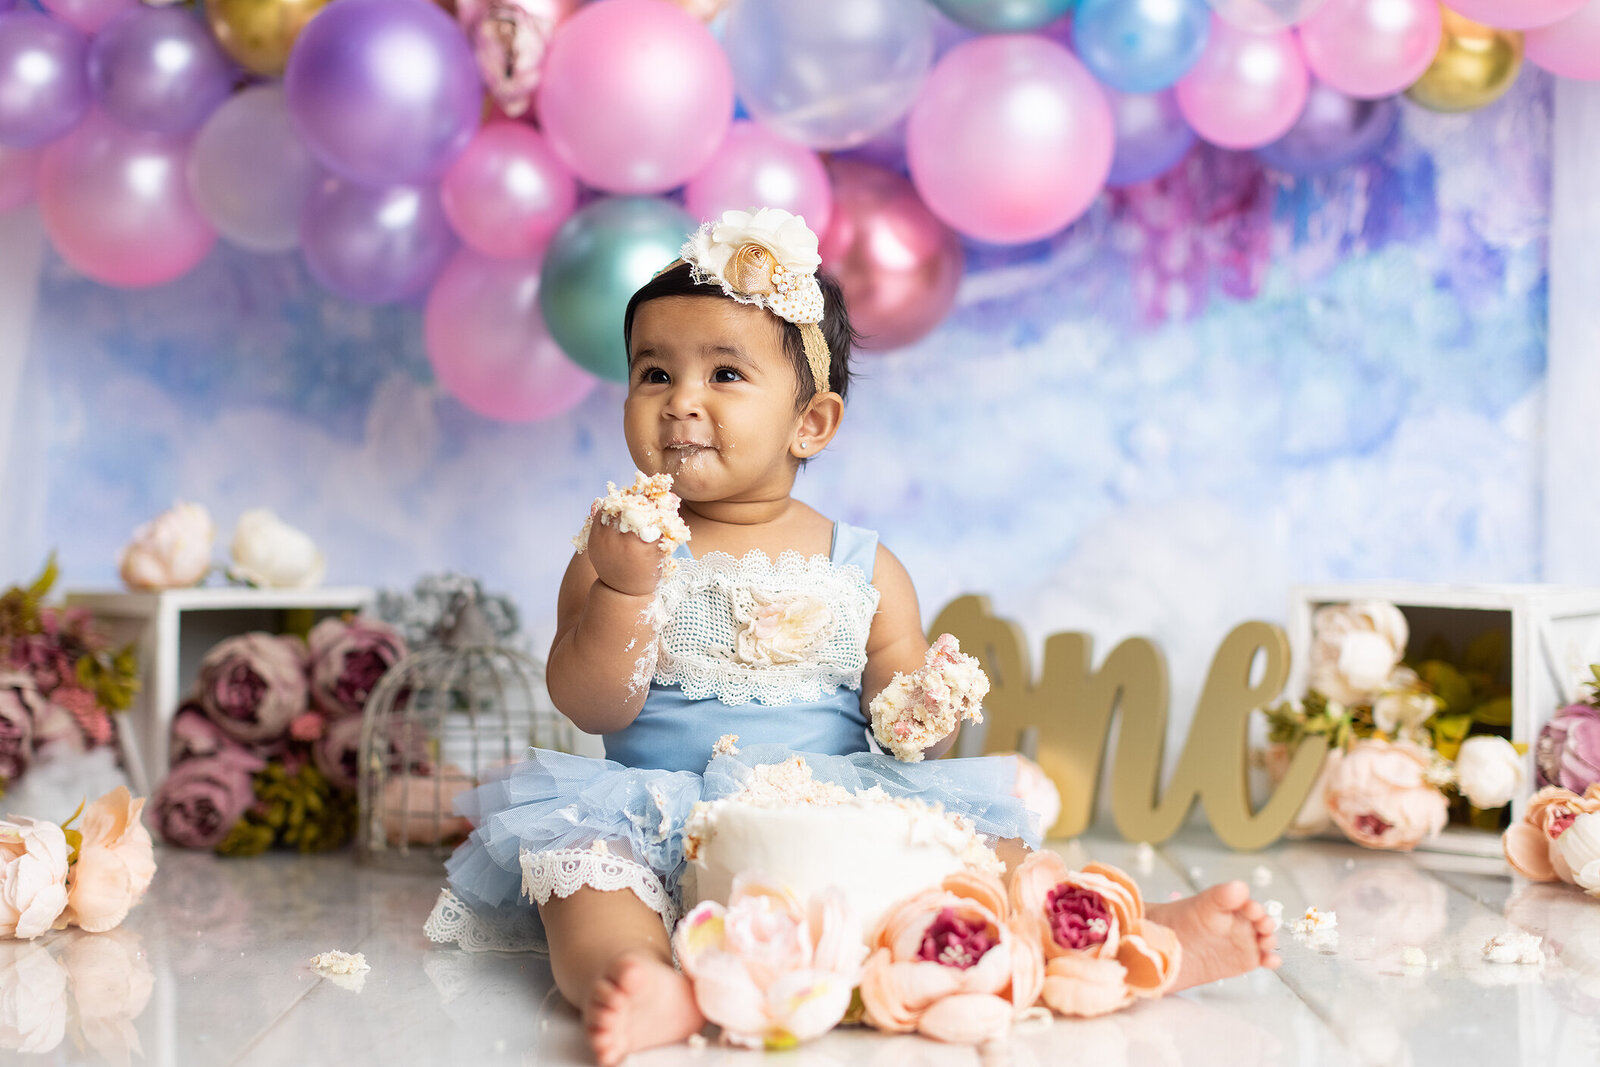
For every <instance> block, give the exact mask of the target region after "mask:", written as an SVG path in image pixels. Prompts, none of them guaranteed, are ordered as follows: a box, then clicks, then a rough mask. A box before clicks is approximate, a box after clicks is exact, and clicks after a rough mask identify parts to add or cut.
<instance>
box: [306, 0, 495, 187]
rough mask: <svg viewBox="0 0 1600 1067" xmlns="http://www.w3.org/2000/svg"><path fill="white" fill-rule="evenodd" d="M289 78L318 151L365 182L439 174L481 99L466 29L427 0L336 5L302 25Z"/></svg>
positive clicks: (462, 143) (472, 126) (474, 120)
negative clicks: (302, 28) (303, 27)
mask: <svg viewBox="0 0 1600 1067" xmlns="http://www.w3.org/2000/svg"><path fill="white" fill-rule="evenodd" d="M283 84H284V91H285V92H286V93H287V95H288V101H289V114H290V115H291V116H292V117H293V118H294V123H295V128H296V129H297V130H298V131H299V133H300V137H301V139H302V140H304V141H305V143H306V147H307V148H309V149H311V153H312V155H314V156H316V157H317V158H318V159H319V160H320V161H321V162H322V163H323V164H324V165H325V166H327V167H328V168H329V169H330V170H332V171H334V172H335V173H338V174H342V175H344V176H345V177H347V178H350V179H352V180H353V181H358V182H363V183H365V184H367V185H392V184H395V183H400V182H416V181H424V180H429V179H433V178H437V177H439V176H440V175H441V174H443V173H444V170H445V168H446V167H448V166H449V165H450V162H451V160H453V159H455V157H456V156H457V155H458V154H460V152H461V150H462V149H464V148H466V146H467V142H468V141H469V140H471V138H472V133H473V131H474V130H476V129H477V128H478V120H479V117H480V115H481V111H482V106H483V90H482V87H481V85H480V84H479V81H478V67H477V63H476V61H475V60H474V59H473V57H472V51H471V49H470V48H469V47H468V46H467V39H466V36H465V35H463V34H462V32H461V29H460V27H459V26H457V25H456V23H455V22H454V21H453V20H452V19H451V18H450V16H448V15H446V14H445V13H444V12H443V11H441V10H439V8H437V7H435V6H434V5H433V4H431V3H428V2H426V0H339V2H338V3H336V4H329V5H328V6H327V7H326V8H324V9H322V11H320V12H319V13H318V14H317V17H316V18H314V19H312V20H311V21H310V22H308V23H307V24H306V27H305V29H304V30H302V31H300V36H299V38H298V39H297V40H296V41H295V45H294V50H293V51H292V52H290V53H289V66H288V69H287V70H285V71H284V79H283Z"/></svg>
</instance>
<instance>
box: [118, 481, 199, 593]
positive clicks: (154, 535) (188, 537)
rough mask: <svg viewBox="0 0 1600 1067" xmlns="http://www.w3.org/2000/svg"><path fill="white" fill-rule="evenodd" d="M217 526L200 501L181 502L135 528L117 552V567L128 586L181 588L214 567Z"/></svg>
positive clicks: (140, 588) (192, 583) (197, 581)
mask: <svg viewBox="0 0 1600 1067" xmlns="http://www.w3.org/2000/svg"><path fill="white" fill-rule="evenodd" d="M216 539H217V528H216V525H215V524H214V523H212V521H211V514H210V512H208V511H206V509H205V508H204V507H202V506H201V505H199V504H186V503H184V502H183V501H181V500H180V501H178V503H176V504H174V505H173V506H172V508H171V509H170V510H167V511H163V512H162V513H161V514H160V515H157V516H156V517H155V518H153V519H151V520H150V521H149V522H147V523H145V524H144V525H142V526H140V527H139V528H138V529H136V530H134V531H133V540H132V541H129V542H128V543H127V544H126V545H124V546H123V547H122V551H121V552H119V553H118V554H117V570H118V571H119V572H120V573H121V575H122V581H123V583H124V584H125V585H127V587H128V588H129V589H137V590H154V589H182V588H184V587H186V586H191V585H196V584H198V583H199V582H200V580H201V579H203V578H204V577H205V576H206V571H208V570H210V569H211V546H212V544H213V543H214V542H215V541H216Z"/></svg>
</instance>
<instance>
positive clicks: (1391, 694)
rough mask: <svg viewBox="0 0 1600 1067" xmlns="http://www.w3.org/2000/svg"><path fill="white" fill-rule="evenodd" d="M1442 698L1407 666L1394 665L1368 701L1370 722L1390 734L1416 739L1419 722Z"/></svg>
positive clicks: (1423, 720)
mask: <svg viewBox="0 0 1600 1067" xmlns="http://www.w3.org/2000/svg"><path fill="white" fill-rule="evenodd" d="M1443 706H1444V702H1443V701H1441V700H1440V699H1439V698H1438V697H1436V696H1434V695H1433V694H1432V693H1430V692H1428V691H1427V689H1425V688H1423V685H1422V680H1421V679H1420V678H1418V677H1417V672H1416V671H1414V670H1412V669H1411V668H1410V667H1396V668H1395V669H1394V673H1392V674H1390V675H1389V678H1388V680H1387V681H1386V682H1385V683H1384V686H1383V689H1382V690H1381V691H1380V692H1379V693H1378V695H1377V697H1376V699H1374V700H1373V702H1372V722H1373V725H1374V726H1376V727H1377V728H1378V729H1380V730H1382V731H1383V732H1384V733H1386V734H1388V735H1389V736H1390V737H1396V738H1401V739H1402V740H1420V738H1419V736H1418V735H1419V734H1420V733H1421V731H1422V725H1423V723H1425V722H1427V721H1428V720H1429V719H1431V718H1433V715H1434V713H1435V712H1437V711H1438V710H1439V709H1440V708H1441V707H1443Z"/></svg>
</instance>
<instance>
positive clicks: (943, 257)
mask: <svg viewBox="0 0 1600 1067" xmlns="http://www.w3.org/2000/svg"><path fill="white" fill-rule="evenodd" d="M828 169H829V171H830V172H831V173H832V174H833V184H834V189H833V195H834V211H833V222H832V223H830V224H829V226H828V229H827V231H826V232H825V233H824V234H823V235H822V240H821V242H820V243H819V245H818V248H817V251H818V252H820V253H821V254H822V265H823V266H824V267H825V268H827V269H828V270H829V271H831V272H832V273H833V275H834V276H835V277H836V278H838V279H839V285H840V286H841V287H842V288H843V289H844V302H845V306H846V307H848V308H849V309H850V324H851V325H852V326H854V327H855V328H856V329H857V330H858V331H860V333H861V335H862V337H861V347H862V348H868V349H885V348H899V347H900V346H901V345H908V344H910V343H911V342H912V341H915V340H917V339H918V338H920V337H922V336H924V335H925V334H927V333H928V331H930V330H932V329H933V328H934V327H935V326H937V325H939V323H940V322H941V321H942V320H943V319H944V317H945V316H946V315H948V314H949V313H950V305H951V304H953V303H955V298H956V286H957V284H958V283H960V281H961V268H962V266H963V263H964V260H965V258H966V257H965V256H964V255H963V253H962V251H961V241H960V239H959V238H958V237H956V235H955V233H953V232H952V231H951V230H950V228H949V227H947V226H945V224H944V223H942V222H940V221H939V220H938V219H936V218H934V217H933V214H932V213H931V212H930V211H929V210H928V209H927V208H926V207H924V206H923V204H922V201H921V200H919V199H918V198H917V191H916V190H915V189H913V188H912V187H911V183H910V182H908V181H906V180H905V179H904V178H902V177H900V175H898V174H893V173H891V172H889V171H887V170H884V169H882V168H881V167H875V166H873V165H872V164H870V163H860V162H856V161H855V160H849V159H835V160H834V161H833V162H832V163H831V164H829V167H828Z"/></svg>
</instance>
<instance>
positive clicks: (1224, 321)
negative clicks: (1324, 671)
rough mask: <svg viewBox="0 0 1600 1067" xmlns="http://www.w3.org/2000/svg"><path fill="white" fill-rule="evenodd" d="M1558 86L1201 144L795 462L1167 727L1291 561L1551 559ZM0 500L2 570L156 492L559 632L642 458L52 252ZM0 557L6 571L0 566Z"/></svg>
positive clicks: (358, 337)
mask: <svg viewBox="0 0 1600 1067" xmlns="http://www.w3.org/2000/svg"><path fill="white" fill-rule="evenodd" d="M1549 129H1550V86H1549V82H1548V79H1546V78H1543V77H1542V76H1540V75H1538V74H1537V73H1536V72H1528V73H1526V74H1525V75H1524V77H1523V78H1522V79H1521V82H1520V83H1519V84H1518V86H1517V87H1516V88H1515V89H1514V91H1513V93H1512V94H1511V95H1510V96H1509V97H1508V98H1507V99H1505V100H1503V101H1502V102H1500V103H1499V104H1497V105H1495V106H1494V107H1492V108H1490V109H1487V110H1486V111H1484V112H1481V113H1478V114H1475V115H1469V116H1444V115H1435V114H1431V113H1428V112H1424V111H1421V110H1419V109H1416V108H1412V107H1409V106H1408V107H1406V108H1405V109H1404V117H1403V119H1402V123H1401V126H1400V129H1399V131H1398V132H1397V134H1396V136H1395V137H1394V138H1393V139H1392V140H1391V141H1390V143H1388V144H1387V145H1386V146H1385V148H1384V149H1383V151H1382V152H1381V154H1380V155H1379V156H1378V157H1376V158H1375V159H1373V160H1371V161H1369V162H1366V163H1363V164H1360V165H1357V166H1352V167H1348V168H1345V169H1344V170H1342V171H1340V172H1338V173H1335V174H1332V175H1329V176H1325V177H1319V178H1315V179H1302V180H1298V181H1290V180H1287V179H1285V178H1283V177H1282V176H1281V175H1274V174H1272V173H1270V172H1267V171H1264V170H1263V169H1262V168H1261V167H1260V166H1259V165H1257V164H1256V163H1255V162H1254V161H1253V159H1252V158H1251V157H1249V156H1248V155H1243V156H1241V155H1234V154H1229V153H1222V152H1216V151H1212V150H1202V151H1200V152H1198V153H1196V154H1195V155H1194V156H1192V157H1191V158H1190V159H1189V161H1188V162H1187V163H1186V164H1185V166H1184V167H1183V168H1182V169H1180V170H1179V171H1178V172H1176V173H1175V174H1174V175H1172V176H1170V177H1169V178H1167V179H1165V180H1164V181H1162V182H1160V183H1158V184H1157V185H1155V186H1151V187H1145V188H1141V189H1139V190H1135V191H1132V192H1128V193H1118V194H1112V195H1107V196H1104V197H1102V198H1101V199H1100V201H1099V202H1098V203H1097V204H1096V205H1095V207H1094V208H1093V209H1092V211H1091V212H1090V213H1089V214H1088V215H1087V216H1086V217H1085V218H1084V219H1082V220H1081V221H1080V222H1079V223H1078V224H1076V225H1075V226H1074V227H1072V228H1071V229H1070V230H1068V231H1067V232H1066V233H1064V234H1063V235H1061V236H1060V237H1058V238H1056V239H1054V240H1051V241H1048V242H1041V243H1039V244H1037V245H1031V246H1027V247H1025V248H1015V249H999V248H980V247H976V246H974V247H972V248H970V249H969V252H970V257H969V273H968V276H967V278H966V279H965V281H964V282H963V285H962V288H961V291H960V293H959V296H958V306H957V307H956V309H955V310H954V312H953V313H952V314H951V316H950V318H949V319H948V321H947V322H946V323H945V324H944V325H942V326H941V327H940V328H939V329H938V330H936V331H935V332H934V333H933V334H932V335H930V336H929V337H928V338H926V339H925V340H923V341H922V342H920V343H918V344H916V345H913V346H911V347H908V348H906V349H903V350H900V351H897V352H892V353H887V354H867V355H864V356H863V357H861V358H860V360H859V365H858V366H859V374H860V377H859V380H858V381H857V382H856V384H855V385H854V386H853V392H852V399H851V403H850V406H849V411H848V414H847V417H846V422H845V426H844V430H843V432H842V433H841V435H840V437H839V438H838V440H837V442H836V443H835V445H834V446H833V447H832V448H831V449H830V450H829V452H828V453H827V454H826V455H824V456H823V457H822V458H821V459H819V460H818V461H816V462H815V463H813V464H812V465H811V467H810V469H809V470H807V471H806V472H805V473H804V474H803V475H802V476H801V479H800V485H799V489H798V494H799V495H800V496H802V497H803V498H804V499H807V500H808V501H810V502H811V503H813V504H815V505H816V506H818V507H819V508H821V509H822V510H823V511H824V512H827V513H830V514H833V515H835V516H836V517H839V518H843V519H845V520H847V521H850V522H854V523H859V524H863V525H868V526H872V527H875V528H877V529H878V530H880V531H881V532H882V534H883V537H884V539H885V541H886V542H887V543H888V544H889V545H890V547H891V548H893V549H894V550H895V551H896V552H897V553H898V554H899V555H900V556H901V558H902V559H903V560H904V561H905V563H906V565H907V566H908V568H909V569H910V571H911V574H912V576H913V578H914V579H915V580H916V582H917V584H918V588H919V591H920V593H921V598H922V608H923V612H924V616H925V617H926V618H927V619H929V620H930V621H931V619H932V616H933V615H934V613H935V612H936V611H937V610H938V608H939V607H941V606H942V605H943V604H945V603H946V602H948V601H949V600H950V599H951V598H952V597H954V596H956V595H958V594H960V593H962V592H969V591H978V592H985V593H988V594H989V595H990V596H991V597H992V599H993V601H994V604H995V606H996V608H997V609H999V610H1000V611H1001V612H1002V613H1003V614H1007V615H1010V616H1012V617H1014V618H1017V619H1019V620H1020V621H1021V622H1022V623H1023V624H1024V626H1025V628H1026V629H1027V630H1028V632H1029V635H1030V637H1031V638H1032V640H1033V641H1034V642H1035V643H1037V642H1039V641H1042V639H1043V637H1044V635H1045V634H1046V633H1047V632H1051V631H1054V630H1062V629H1084V630H1088V631H1090V632H1092V633H1094V634H1095V635H1096V637H1097V639H1098V640H1099V641H1101V642H1102V648H1106V647H1109V643H1110V642H1112V641H1114V640H1116V639H1118V638H1120V637H1121V636H1124V635H1127V634H1130V633H1144V634H1148V635H1151V636H1153V637H1155V638H1157V640H1158V641H1160V642H1161V643H1162V644H1163V645H1164V646H1165V647H1166V649H1167V651H1168V653H1169V656H1170V658H1171V659H1172V661H1173V667H1174V673H1175V685H1174V689H1175V692H1176V695H1177V698H1178V702H1179V707H1178V711H1177V717H1178V718H1181V717H1182V716H1183V714H1184V711H1183V708H1184V705H1185V704H1186V702H1187V700H1188V695H1189V694H1192V692H1193V691H1194V690H1195V689H1197V688H1198V685H1199V683H1200V681H1201V679H1202V677H1203V674H1204V670H1205V665H1206V663H1207V661H1208V658H1209V655H1210V653H1211V650H1212V649H1213V648H1214V647H1215V644H1216V642H1217V641H1218V640H1219V639H1220V638H1221V636H1222V635H1223V633H1225V632H1226V630H1227V629H1228V628H1229V627H1231V625H1232V624H1233V623H1235V622H1237V621H1239V620H1241V619H1243V618H1246V617H1265V618H1269V619H1281V618H1282V617H1283V616H1284V614H1285V607H1286V604H1287V586H1288V585H1289V584H1290V583H1292V582H1296V581H1322V580H1330V579H1358V578H1406V579H1422V580H1435V581H1522V580H1536V579H1538V578H1539V577H1540V573H1541V569H1540V548H1539V546H1540V509H1541V492H1542V489H1541V480H1540V479H1541V473H1540V472H1541V464H1542V456H1543V448H1544V434H1545V432H1546V428H1545V427H1544V426H1543V420H1542V406H1543V405H1542V391H1543V382H1544V368H1545V329H1546V289H1547V267H1546V239H1547V229H1548V226H1547V216H1548V207H1549V161H1550V144H1549V142H1550V134H1549ZM41 286H42V293H41V301H40V305H39V309H38V313H37V319H36V322H35V324H34V330H33V335H32V339H31V342H30V349H29V356H28V359H27V362H26V365H25V367H24V374H23V391H22V396H23V398H24V402H23V403H22V404H21V405H20V406H19V413H18V421H17V426H16V431H15V440H14V441H13V444H12V449H11V461H10V471H9V477H8V484H10V485H11V486H13V501H14V507H17V508H20V509H21V510H22V512H24V514H23V515H22V516H21V518H18V517H17V516H16V515H13V519H12V524H11V530H12V531H13V537H12V544H11V545H10V546H9V548H8V550H7V551H6V553H5V556H6V559H7V561H8V562H9V563H10V564H11V565H13V566H18V565H19V564H18V561H19V560H26V559H36V558H40V557H42V556H43V554H44V553H45V552H46V551H47V550H48V549H49V548H51V547H52V546H55V547H58V548H59V549H60V552H61V558H62V562H63V564H64V567H65V570H66V575H67V582H68V584H70V585H72V586H75V587H83V586H94V585H102V586H103V585H109V584H112V583H113V582H114V580H115V570H114V562H113V560H114V556H115V553H116V550H117V548H118V546H119V545H121V544H122V543H123V542H124V541H125V540H126V539H127V537H128V535H129V533H130V531H131V530H132V528H133V527H134V526H135V525H136V524H138V523H139V522H140V521H142V520H144V519H146V518H148V517H150V516H151V515H153V514H155V513H157V512H159V511H161V510H162V509H164V508H165V507H167V506H169V505H170V504H171V503H172V501H173V500H174V499H176V498H183V499H189V500H197V501H201V502H203V503H204V504H206V505H207V506H208V507H209V508H210V509H211V511H212V513H213V514H214V516H215V517H216V518H217V520H218V522H219V525H220V526H221V527H222V539H223V544H221V545H219V549H218V554H219V557H220V556H221V555H222V554H223V553H225V551H226V547H225V542H226V537H227V534H228V531H229V530H230V529H231V525H232V522H233V520H234V519H235V518H236V517H237V515H238V514H239V513H240V512H241V511H243V510H244V509H246V508H249V507H254V506H261V505H265V506H269V507H271V508H273V509H275V510H276V511H277V512H278V513H279V514H280V515H281V516H282V517H283V518H284V519H286V520H287V521H289V522H291V523H293V524H294V525H297V526H299V527H301V528H303V529H305V530H307V531H309V532H310V533H311V534H312V535H313V536H314V537H315V538H316V539H317V540H318V541H319V542H320V543H321V544H322V545H323V546H324V547H325V548H326V551H327V554H328V557H329V572H328V575H329V581H330V582H336V583H341V584H343V583H367V584H373V585H379V586H390V587H394V586H405V585H409V583H410V582H411V580H412V579H413V578H414V577H415V576H417V575H419V574H421V573H424V572H429V571H436V570H442V569H463V570H467V571H470V572H473V573H475V574H478V575H480V576H482V577H483V578H484V579H485V580H486V582H487V583H488V584H489V585H490V586H491V587H493V588H496V589H501V590H505V591H508V592H510V593H512V594H513V595H514V596H515V597H516V598H517V599H518V601H519V602H520V604H521V606H522V608H523V610H524V613H525V616H526V619H527V623H528V627H529V630H530V631H531V633H532V635H533V639H534V641H535V643H536V644H538V643H542V642H544V641H547V640H548V636H549V634H550V631H551V628H552V609H553V602H554V592H555V589H556V585H557V582H558V579H559V576H560V574H561V571H562V569H563V567H564V566H565V563H566V560H567V558H568V555H569V552H570V546H569V544H568V539H569V538H570V536H571V534H572V533H573V532H574V530H575V529H576V527H577V526H578V524H579V522H580V520H581V518H582V516H583V514H584V511H585V508H586V505H587V503H588V501H589V500H590V499H591V498H592V497H593V496H595V495H596V493H597V492H598V491H600V490H601V489H603V487H604V483H605V481H606V480H607V479H608V478H609V479H621V478H624V477H626V476H627V474H628V472H629V470H630V469H631V467H630V464H629V462H628V459H627V454H626V451H625V450H624V448H623V445H622V442H621V439H620V433H619V411H620V398H621V389H620V387H618V386H611V385H605V386H602V387H600V388H598V389H597V390H596V391H595V392H594V393H593V394H592V395H591V396H590V397H589V399H588V400H587V401H585V402H584V403H583V404H582V405H581V406H580V407H579V408H578V409H577V410H576V411H574V412H572V413H570V414H569V415H566V416H563V417H559V418H555V419H551V420H549V421H546V422H542V423H534V424H529V425H504V424H499V423H494V422H490V421H487V420H484V419H481V418H479V417H477V416H474V415H472V414H471V413H469V412H467V411H466V410H465V409H463V408H462V407H461V406H460V405H458V404H457V403H455V402H454V401H452V400H451V399H449V398H448V397H447V396H445V395H443V394H442V393H441V392H440V391H439V390H438V389H437V388H436V386H435V385H434V384H433V382H432V377H431V374H430V372H429V368H428V364H427V359H426V356H425V353H424V352H423V349H422V341H421V331H420V325H419V318H420V316H419V312H418V310H417V309H416V308H415V307H391V308H379V309H372V308H365V307H358V306H355V305H352V304H349V303H346V302H342V301H340V300H337V299H335V298H332V297H330V296H328V295H326V294H324V293H322V292H321V291H319V290H318V289H317V287H316V286H315V284H314V283H313V282H312V281H311V280H310V279H309V277H308V276H307V274H306V273H305V271H304V269H303V268H302V267H301V266H300V264H299V263H298V261H297V259H296V258H295V257H293V256H282V257H261V256H253V255H248V254H245V253H242V252H238V251H235V250H231V249H228V248H226V247H223V246H219V248H218V250H217V251H216V252H215V253H214V254H213V255H212V256H211V257H210V259H208V261H207V262H206V263H205V264H204V265H203V266H202V267H201V268H200V269H199V270H197V271H196V272H195V273H193V274H192V275H190V276H188V277H186V278H184V279H181V280H180V281H178V282H176V283H173V284H171V285H168V286H165V287H163V288H160V289H157V290H154V291H148V292H119V291H115V290H110V289H106V288H103V287H100V286H97V285H95V284H93V283H91V282H88V281H86V280H84V279H83V278H81V277H79V276H77V275H76V274H74V273H73V272H72V271H71V270H70V268H68V267H66V266H65V265H64V264H63V263H62V262H61V261H59V260H58V259H55V258H53V257H52V258H50V259H48V260H47V263H46V267H45V271H44V276H43V278H42V281H41ZM15 577H21V575H20V574H18V575H15Z"/></svg>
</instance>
